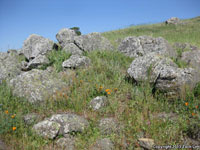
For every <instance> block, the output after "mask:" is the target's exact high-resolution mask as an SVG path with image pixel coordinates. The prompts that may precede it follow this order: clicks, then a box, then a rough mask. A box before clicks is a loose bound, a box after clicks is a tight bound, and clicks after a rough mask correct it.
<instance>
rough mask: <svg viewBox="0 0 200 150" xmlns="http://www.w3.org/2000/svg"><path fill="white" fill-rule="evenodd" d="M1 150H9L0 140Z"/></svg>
mask: <svg viewBox="0 0 200 150" xmlns="http://www.w3.org/2000/svg"><path fill="white" fill-rule="evenodd" d="M0 150H7V146H6V144H5V143H4V142H3V141H2V140H1V139H0Z"/></svg>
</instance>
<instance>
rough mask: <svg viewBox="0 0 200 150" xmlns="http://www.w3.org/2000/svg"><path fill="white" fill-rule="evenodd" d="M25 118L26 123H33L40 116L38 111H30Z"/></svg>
mask: <svg viewBox="0 0 200 150" xmlns="http://www.w3.org/2000/svg"><path fill="white" fill-rule="evenodd" d="M23 119H24V122H25V124H26V125H31V124H33V123H34V122H35V121H37V120H38V119H39V116H38V115H37V114H36V113H30V114H27V115H25V116H24V118H23Z"/></svg>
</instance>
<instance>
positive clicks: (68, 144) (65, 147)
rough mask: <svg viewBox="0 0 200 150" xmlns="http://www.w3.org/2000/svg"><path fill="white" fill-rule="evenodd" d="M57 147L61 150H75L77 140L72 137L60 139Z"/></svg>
mask: <svg viewBox="0 0 200 150" xmlns="http://www.w3.org/2000/svg"><path fill="white" fill-rule="evenodd" d="M56 145H57V146H58V148H60V150H75V140H74V138H73V137H70V136H68V137H64V138H60V139H58V140H57V141H56ZM57 150H58V149H57Z"/></svg>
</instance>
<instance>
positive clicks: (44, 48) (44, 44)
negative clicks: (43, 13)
mask: <svg viewBox="0 0 200 150" xmlns="http://www.w3.org/2000/svg"><path fill="white" fill-rule="evenodd" d="M53 47H54V42H53V41H51V40H49V39H47V38H44V37H42V36H39V35H36V34H31V35H30V36H29V37H28V38H27V39H26V40H25V41H24V45H23V47H22V53H23V54H24V56H25V57H26V58H27V59H28V60H29V61H30V60H33V59H34V58H35V57H37V56H38V55H45V54H46V53H48V52H49V51H52V50H53Z"/></svg>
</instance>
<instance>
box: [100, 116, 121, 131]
mask: <svg viewBox="0 0 200 150" xmlns="http://www.w3.org/2000/svg"><path fill="white" fill-rule="evenodd" d="M99 129H100V132H101V134H103V135H109V134H112V133H117V134H118V133H120V130H121V128H120V124H119V123H118V122H117V121H116V120H115V119H114V118H103V119H101V120H100V122H99Z"/></svg>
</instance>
